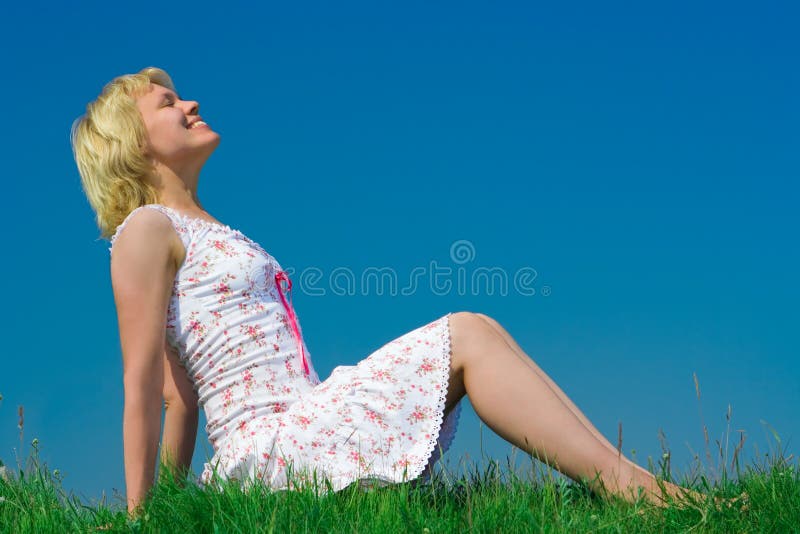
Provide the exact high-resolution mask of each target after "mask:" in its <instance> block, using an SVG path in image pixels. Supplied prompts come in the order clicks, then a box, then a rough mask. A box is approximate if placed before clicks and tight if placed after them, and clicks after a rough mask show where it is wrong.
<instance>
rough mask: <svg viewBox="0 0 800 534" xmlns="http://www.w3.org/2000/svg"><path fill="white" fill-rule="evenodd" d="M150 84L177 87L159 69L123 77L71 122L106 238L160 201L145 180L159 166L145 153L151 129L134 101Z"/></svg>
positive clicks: (72, 136)
mask: <svg viewBox="0 0 800 534" xmlns="http://www.w3.org/2000/svg"><path fill="white" fill-rule="evenodd" d="M151 83H154V84H156V85H161V86H163V87H166V88H168V89H171V90H172V91H175V86H174V84H173V83H172V78H170V76H169V74H167V73H166V71H164V70H161V69H159V68H156V67H147V68H145V69H142V70H141V71H139V72H138V73H136V74H125V75H122V76H118V77H116V78H114V79H113V80H111V81H110V82H109V83H107V84H106V85H105V87H103V91H102V92H101V93H100V96H98V97H97V99H96V100H94V101H93V102H90V103H89V104H88V105H87V106H86V113H85V114H84V115H82V116H81V117H79V118H78V119H76V120H75V122H74V123H73V124H72V131H71V132H70V142H71V144H72V153H73V155H74V156H75V163H76V164H77V165H78V172H79V173H80V175H81V184H82V185H83V190H84V192H85V193H86V198H87V199H88V200H89V204H90V205H91V206H92V209H93V210H94V212H95V214H96V216H97V226H98V227H99V228H100V235H101V237H104V238H106V239H108V238H110V237H111V236H112V235H113V234H114V231H115V230H116V228H117V226H118V225H119V224H120V223H121V222H122V221H123V220H124V219H125V217H127V216H128V214H129V213H130V212H131V211H133V210H134V209H136V208H138V207H139V206H144V205H145V204H153V203H156V202H157V201H158V196H157V193H156V190H155V188H154V187H153V186H152V185H151V184H150V183H149V182H148V181H147V180H146V178H147V177H148V176H150V175H152V173H153V172H154V167H153V164H152V163H151V162H150V160H149V159H148V158H147V157H146V156H145V153H144V148H145V147H146V143H147V130H146V129H145V125H144V121H143V120H142V115H141V113H139V109H138V108H137V107H136V101H135V100H134V99H135V98H136V97H137V96H140V95H142V94H145V93H146V92H147V91H148V90H149V88H150V84H151Z"/></svg>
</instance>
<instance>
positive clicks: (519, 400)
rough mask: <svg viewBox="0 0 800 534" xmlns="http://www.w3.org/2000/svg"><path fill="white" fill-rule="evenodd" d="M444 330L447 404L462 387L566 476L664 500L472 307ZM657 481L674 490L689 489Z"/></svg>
mask: <svg viewBox="0 0 800 534" xmlns="http://www.w3.org/2000/svg"><path fill="white" fill-rule="evenodd" d="M450 336H451V352H452V358H451V377H450V384H449V389H448V399H447V405H448V408H449V409H452V406H454V405H455V403H456V402H458V401H459V400H460V399H461V397H463V396H464V395H465V394H466V395H468V396H469V399H470V402H471V404H472V406H473V407H474V408H475V412H476V413H477V414H478V416H479V417H480V418H481V420H483V421H484V422H485V423H486V424H487V425H488V426H489V427H490V428H491V429H492V430H494V431H495V432H496V433H497V434H498V435H499V436H500V437H502V438H503V439H505V440H506V441H508V442H510V443H511V444H513V445H515V446H516V447H518V448H520V449H522V450H524V451H526V452H529V453H531V454H533V455H534V456H535V457H536V458H538V459H539V460H541V461H543V462H545V463H547V464H548V465H550V466H552V467H554V468H555V469H557V470H559V471H561V472H562V473H564V474H565V475H567V476H569V477H570V478H572V479H574V480H580V479H584V481H585V482H586V483H587V484H588V485H589V487H590V488H592V490H594V491H599V492H602V491H603V489H605V490H607V491H610V492H612V493H615V494H618V495H620V496H622V497H623V498H625V499H627V500H629V501H633V500H635V498H636V491H637V490H636V488H638V487H642V488H644V496H645V497H646V498H647V499H649V500H650V501H652V502H654V503H656V504H663V497H662V491H661V489H660V488H659V487H658V484H657V482H656V478H655V477H654V476H653V475H652V474H651V473H649V472H648V471H646V470H644V469H642V468H641V467H639V466H637V465H636V464H634V463H633V462H631V461H630V460H628V459H627V458H626V457H625V456H624V455H621V454H619V453H618V451H617V450H616V449H614V448H613V447H611V448H609V447H608V445H607V443H604V442H603V440H602V439H600V438H599V437H598V436H596V435H595V434H594V433H593V432H592V431H591V430H590V429H589V428H588V427H587V426H586V425H585V424H584V423H583V422H582V421H581V418H579V417H578V416H577V415H576V414H575V413H574V412H573V410H572V409H570V407H569V406H568V404H567V403H565V402H564V401H563V400H562V398H561V397H560V396H559V395H558V394H556V393H555V392H554V390H553V389H552V388H551V386H550V385H549V384H548V380H545V378H543V377H542V376H541V375H540V373H541V374H544V372H543V371H541V370H540V373H537V372H536V371H535V370H534V369H533V368H532V367H531V366H530V365H528V364H526V363H525V361H524V359H523V358H520V357H519V356H518V355H517V354H516V353H515V352H514V350H512V349H511V348H510V346H509V344H508V343H507V342H506V340H505V339H504V337H503V336H502V335H499V334H498V333H497V332H496V330H495V329H494V327H492V326H490V325H489V323H488V322H487V321H485V320H484V319H483V318H481V317H479V316H478V315H477V314H474V313H470V312H459V313H454V314H452V315H451V316H450ZM523 354H524V353H523ZM525 357H526V358H527V356H525ZM550 382H552V381H550ZM598 434H599V432H598ZM662 484H663V485H664V487H665V489H666V490H667V492H668V494H669V495H670V496H673V497H681V496H683V495H684V494H685V493H686V492H688V490H685V489H682V488H679V487H678V486H675V485H674V484H671V483H669V482H666V481H662Z"/></svg>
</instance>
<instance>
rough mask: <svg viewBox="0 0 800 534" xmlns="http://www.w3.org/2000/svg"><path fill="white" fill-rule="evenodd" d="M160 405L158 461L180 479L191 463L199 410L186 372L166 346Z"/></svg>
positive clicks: (195, 395)
mask: <svg viewBox="0 0 800 534" xmlns="http://www.w3.org/2000/svg"><path fill="white" fill-rule="evenodd" d="M164 406H165V408H166V413H165V414H164V431H163V437H162V438H161V461H162V462H163V463H164V464H165V465H167V466H169V467H172V468H175V469H176V470H177V471H178V473H179V474H180V476H183V475H184V474H185V473H186V472H187V470H188V469H189V468H190V467H191V464H192V455H193V454H194V444H195V440H196V439H197V419H198V416H199V414H200V408H199V406H198V398H197V392H196V391H195V390H194V387H193V386H192V382H191V380H189V377H188V375H187V374H186V369H185V368H184V367H183V366H182V365H181V363H180V358H179V357H178V354H177V353H176V352H175V351H174V350H173V349H172V348H171V347H169V346H165V347H164Z"/></svg>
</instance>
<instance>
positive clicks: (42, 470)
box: [0, 440, 800, 533]
mask: <svg viewBox="0 0 800 534" xmlns="http://www.w3.org/2000/svg"><path fill="white" fill-rule="evenodd" d="M791 458H792V457H791V455H790V456H789V457H788V458H784V456H783V454H782V453H780V452H779V454H774V453H773V454H772V455H769V454H768V455H766V460H765V461H763V462H762V463H761V464H760V465H758V464H755V463H754V464H753V465H750V466H745V467H743V468H742V467H741V466H739V464H738V463H737V462H736V461H735V458H734V462H732V468H733V467H735V469H736V476H735V477H734V476H729V475H728V473H727V470H726V469H725V467H722V468H721V469H720V470H719V471H718V473H719V476H717V477H716V480H715V482H713V483H712V482H710V480H709V478H708V477H707V476H706V475H705V474H702V473H696V474H695V475H693V480H690V479H684V480H677V481H676V482H678V483H680V484H681V485H683V486H685V487H691V488H693V489H696V490H698V491H701V492H703V493H704V494H705V495H707V496H708V499H707V500H706V501H705V502H698V503H694V504H691V505H686V504H684V505H682V506H677V505H675V506H670V507H667V508H656V507H654V506H652V505H650V504H648V503H647V502H645V501H644V499H640V501H638V502H637V503H633V504H630V503H627V502H624V501H622V500H621V499H616V498H615V499H603V498H601V497H599V496H597V495H595V494H592V493H591V492H589V491H588V490H587V489H586V487H585V486H583V485H581V484H578V483H575V482H571V481H568V480H566V479H563V478H562V477H555V476H553V472H552V471H551V470H550V469H545V468H544V466H543V464H539V463H535V462H533V461H532V462H531V470H530V472H529V473H527V476H525V477H523V476H522V475H520V474H519V473H518V472H516V471H515V470H513V469H512V468H511V467H509V469H507V470H502V469H500V465H499V464H498V463H497V462H496V461H489V462H488V464H486V465H485V466H484V468H483V469H482V470H479V469H478V468H477V467H475V466H474V465H473V466H472V467H471V468H469V469H465V470H463V471H462V473H461V474H460V475H458V476H454V475H452V474H450V473H448V472H447V471H446V470H444V469H439V470H437V472H436V474H435V475H434V477H433V478H432V479H431V480H430V482H429V483H426V484H422V483H419V482H411V483H404V484H396V485H391V486H387V487H382V488H375V489H370V490H369V491H367V490H365V489H362V488H359V487H358V486H357V485H353V486H351V487H349V488H346V489H345V490H343V491H340V492H337V493H332V494H329V495H323V496H315V494H314V492H313V490H312V489H311V488H301V489H297V490H294V491H277V492H274V491H270V490H269V489H268V488H265V487H264V486H262V485H254V486H253V487H252V488H251V489H250V490H249V492H247V491H245V490H243V489H242V488H241V487H240V486H238V485H236V484H224V485H223V486H222V488H221V489H220V490H211V489H205V490H203V489H200V488H199V487H198V486H196V485H194V484H193V483H191V482H189V481H187V480H186V479H180V478H176V477H173V476H171V475H170V474H169V471H168V470H166V469H165V470H161V471H160V472H162V473H165V475H164V476H161V477H160V479H159V480H158V483H157V484H156V486H155V487H154V488H153V491H152V493H151V495H150V498H149V499H148V501H147V502H146V503H145V506H144V508H143V512H142V514H141V516H139V517H138V518H137V519H136V520H131V519H130V518H129V517H128V515H127V512H126V510H125V504H124V501H123V500H122V498H121V496H120V497H119V498H118V502H114V503H105V502H102V501H101V502H100V503H98V504H97V505H95V506H89V505H87V504H85V503H82V502H81V501H80V500H79V499H78V498H77V497H75V496H74V495H71V494H70V495H67V494H66V493H65V491H64V490H63V489H62V486H61V477H60V474H59V473H58V472H57V470H55V471H51V470H50V469H49V468H48V467H47V466H46V465H42V464H41V463H40V462H39V461H38V441H37V440H34V447H33V453H32V454H31V456H30V457H29V458H28V460H27V461H26V463H25V465H24V468H21V467H20V466H18V467H17V469H15V470H9V471H8V475H7V480H3V479H2V478H0V501H1V502H0V532H14V533H18V532H101V531H109V532H272V531H276V532H281V533H283V532H420V533H422V532H430V533H434V532H570V533H572V532H800V469H798V465H797V462H796V461H795V463H792V462H791ZM721 465H722V466H724V465H725V464H724V462H723V463H722V464H721ZM660 467H661V468H662V471H663V470H664V468H665V464H664V462H661V463H660ZM651 472H654V471H653V469H652V467H651ZM668 473H669V471H668V470H666V471H665V472H664V473H662V474H661V475H659V476H662V477H663V476H664V475H668ZM674 481H675V480H674ZM743 491H744V492H747V494H748V496H749V508H748V509H746V510H741V509H740V507H739V506H737V505H734V507H732V508H727V507H722V509H719V508H718V507H717V506H715V504H714V501H713V497H714V496H723V497H733V496H737V495H739V494H741V493H742V492H743Z"/></svg>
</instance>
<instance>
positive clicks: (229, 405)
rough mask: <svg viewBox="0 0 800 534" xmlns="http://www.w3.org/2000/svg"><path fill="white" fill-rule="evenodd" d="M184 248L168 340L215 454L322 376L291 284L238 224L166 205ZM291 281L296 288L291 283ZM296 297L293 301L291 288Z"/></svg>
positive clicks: (169, 316)
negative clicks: (249, 424) (313, 359)
mask: <svg viewBox="0 0 800 534" xmlns="http://www.w3.org/2000/svg"><path fill="white" fill-rule="evenodd" d="M143 209H155V210H157V211H159V212H161V213H163V214H164V215H166V216H167V217H169V219H170V220H171V221H172V224H173V226H174V228H175V230H176V232H177V233H178V236H179V237H180V238H181V242H182V243H183V245H184V247H185V249H186V255H185V259H184V261H183V263H182V264H181V265H180V267H179V269H178V271H177V273H176V276H175V280H174V283H173V287H172V295H171V298H170V301H169V306H168V309H167V315H166V339H167V342H168V344H169V345H170V346H171V347H172V348H173V349H174V350H175V351H176V352H177V353H178V356H179V358H180V361H181V363H182V364H183V365H184V367H185V368H186V371H187V375H188V376H189V378H190V380H191V381H192V383H193V385H194V388H195V390H196V392H197V395H198V399H199V404H200V406H201V407H202V408H203V409H204V411H205V414H206V419H207V421H208V424H207V426H206V431H207V432H208V436H209V440H210V441H211V443H212V445H214V448H215V449H217V448H218V447H219V446H220V444H221V442H222V441H223V440H224V439H226V438H228V437H230V436H231V435H232V434H233V433H236V432H244V431H245V430H246V428H245V427H246V426H247V421H249V420H252V419H253V418H255V417H257V416H263V415H267V414H279V413H281V412H283V411H285V410H286V409H287V407H288V406H289V405H291V404H292V403H293V402H294V401H296V400H297V399H299V398H300V397H301V396H302V395H303V394H304V393H306V392H308V391H309V390H311V389H312V388H313V387H314V386H315V385H316V384H319V382H320V380H319V377H318V375H317V373H316V371H315V370H314V368H313V365H312V364H311V361H310V356H309V352H308V348H307V347H306V345H305V342H304V340H303V337H302V331H301V329H300V325H299V320H298V319H297V317H296V315H295V313H294V309H293V307H292V302H291V281H290V280H288V274H287V273H286V272H285V271H284V270H283V269H282V267H281V265H280V264H279V263H278V261H277V260H276V259H275V258H274V257H272V256H271V255H270V254H268V253H267V252H266V251H265V250H264V249H263V248H262V247H261V246H260V245H259V244H258V243H256V242H254V241H252V240H251V239H249V238H248V237H246V236H245V235H244V234H243V233H242V232H240V231H238V230H234V229H232V228H231V227H229V226H227V225H224V224H219V223H215V222H211V221H207V220H204V219H199V218H196V217H191V216H188V215H184V214H182V213H180V212H178V211H176V210H174V209H172V208H169V207H167V206H163V205H160V204H148V205H146V206H141V207H139V208H137V209H135V210H133V211H132V212H131V213H130V214H129V215H128V217H127V218H126V219H125V220H124V221H123V222H122V224H120V225H119V227H118V228H117V230H116V233H115V234H114V236H113V237H112V238H111V247H110V248H109V250H110V251H112V253H113V245H114V243H115V241H116V239H117V238H118V237H119V235H120V232H122V230H123V229H124V227H125V225H126V224H127V223H128V222H129V221H130V220H131V219H132V218H133V217H135V216H136V214H137V213H138V212H139V211H141V210H143ZM283 282H286V283H287V284H288V287H287V288H284V287H283ZM287 289H288V290H289V298H288V299H287V298H286V290H287Z"/></svg>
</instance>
